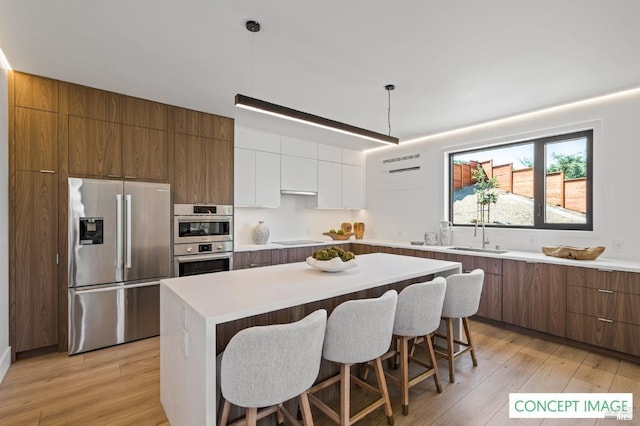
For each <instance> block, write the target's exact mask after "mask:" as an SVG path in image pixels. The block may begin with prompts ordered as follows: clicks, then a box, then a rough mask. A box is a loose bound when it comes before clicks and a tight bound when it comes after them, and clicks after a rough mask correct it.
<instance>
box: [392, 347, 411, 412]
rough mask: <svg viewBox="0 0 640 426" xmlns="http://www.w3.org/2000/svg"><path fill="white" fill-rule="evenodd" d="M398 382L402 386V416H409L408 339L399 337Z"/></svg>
mask: <svg viewBox="0 0 640 426" xmlns="http://www.w3.org/2000/svg"><path fill="white" fill-rule="evenodd" d="M398 340H399V345H400V380H401V382H400V383H401V386H402V414H403V415H404V416H406V415H407V414H409V338H408V337H406V336H402V337H400V339H398ZM394 359H395V356H394Z"/></svg>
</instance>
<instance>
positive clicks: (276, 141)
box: [234, 126, 280, 154]
mask: <svg viewBox="0 0 640 426" xmlns="http://www.w3.org/2000/svg"><path fill="white" fill-rule="evenodd" d="M234 146H235V147H236V148H247V149H253V150H255V151H266V152H274V153H278V154H279V153H280V135H276V134H273V133H267V132H262V131H259V130H254V129H248V128H246V127H239V126H236V128H235V129H234Z"/></svg>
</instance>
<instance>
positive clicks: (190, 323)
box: [160, 253, 461, 426]
mask: <svg viewBox="0 0 640 426" xmlns="http://www.w3.org/2000/svg"><path fill="white" fill-rule="evenodd" d="M357 261H358V264H359V265H358V267H357V268H354V269H350V270H347V271H343V272H339V273H324V272H321V271H318V270H315V269H312V268H311V267H309V266H308V265H307V264H306V263H304V262H299V263H290V264H283V265H275V266H268V267H263V268H254V269H244V270H239V271H228V272H220V273H216V274H206V275H196V276H191V277H182V278H172V279H166V280H162V281H161V284H160V399H161V402H162V405H163V407H164V410H165V413H166V415H167V418H168V419H169V421H170V422H171V424H173V425H178V426H179V425H215V424H216V415H217V414H216V407H217V401H216V380H217V378H216V354H217V353H219V352H220V351H222V349H224V344H225V343H224V341H222V343H221V340H220V338H219V337H220V336H217V334H220V330H221V327H222V326H224V325H225V324H229V325H230V326H231V327H232V329H233V330H237V329H238V328H244V327H249V326H252V325H258V324H263V323H265V321H267V322H268V321H270V320H273V321H275V322H278V321H280V319H281V318H278V316H277V315H275V314H273V315H272V313H282V312H288V313H289V315H288V318H289V319H290V320H295V319H298V318H299V317H300V318H301V317H302V316H303V315H304V314H306V312H305V310H312V309H318V308H320V307H324V306H327V305H322V303H329V304H330V303H333V304H334V305H335V304H336V303H338V302H339V301H341V300H345V299H349V298H360V297H369V295H370V293H367V292H369V291H372V290H379V291H383V290H385V289H386V288H387V287H388V286H390V285H393V284H394V283H402V282H405V283H410V282H411V280H415V279H420V278H422V277H428V276H431V275H436V276H447V275H450V274H453V273H459V272H461V265H460V263H457V262H447V261H440V260H433V259H421V258H415V257H408V256H399V255H393V254H385V253H374V254H367V255H361V256H358V257H357ZM407 285H408V284H407ZM305 308H306V309H305ZM329 310H330V308H329ZM292 313H293V315H292ZM239 324H240V326H239ZM228 338H230V336H227V338H226V340H228ZM217 342H218V343H217Z"/></svg>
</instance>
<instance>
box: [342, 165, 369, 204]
mask: <svg viewBox="0 0 640 426" xmlns="http://www.w3.org/2000/svg"><path fill="white" fill-rule="evenodd" d="M342 207H343V208H345V209H364V167H361V166H353V165H350V164H343V165H342Z"/></svg>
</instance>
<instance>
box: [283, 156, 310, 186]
mask: <svg viewBox="0 0 640 426" xmlns="http://www.w3.org/2000/svg"><path fill="white" fill-rule="evenodd" d="M280 188H281V189H282V190H283V191H304V192H318V160H315V159H311V158H302V157H292V156H290V155H282V156H281V157H280Z"/></svg>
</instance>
